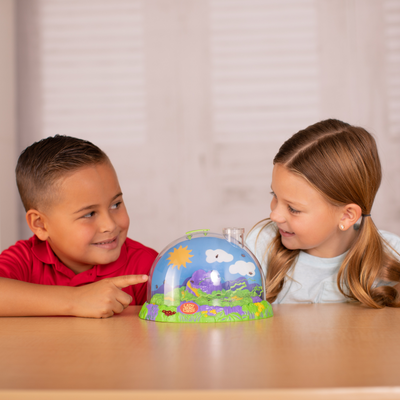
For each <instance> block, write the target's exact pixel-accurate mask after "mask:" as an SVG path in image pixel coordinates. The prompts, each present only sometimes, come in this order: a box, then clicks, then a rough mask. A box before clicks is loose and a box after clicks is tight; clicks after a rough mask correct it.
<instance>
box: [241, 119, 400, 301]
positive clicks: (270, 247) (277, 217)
mask: <svg viewBox="0 0 400 400" xmlns="http://www.w3.org/2000/svg"><path fill="white" fill-rule="evenodd" d="M381 177H382V173H381V164H380V160H379V155H378V151H377V147H376V143H375V140H374V138H373V137H372V136H371V135H370V134H369V133H368V132H367V131H366V130H365V129H363V128H360V127H356V126H351V125H349V124H347V123H344V122H342V121H338V120H334V119H330V120H325V121H321V122H318V123H316V124H314V125H312V126H309V127H308V128H306V129H304V130H301V131H299V132H298V133H296V134H295V135H293V136H292V137H291V138H290V139H288V140H287V141H286V142H285V143H284V144H283V145H282V146H281V148H280V149H279V152H278V154H277V155H276V156H275V158H274V168H273V173H272V185H271V189H272V201H271V214H270V218H268V219H266V220H263V221H261V222H260V223H258V224H257V225H256V226H255V227H254V228H253V229H252V230H251V231H250V233H249V235H248V237H247V240H246V241H247V246H248V247H249V248H250V249H251V250H252V251H253V252H254V253H255V255H256V256H257V258H258V259H259V260H260V263H261V265H262V267H263V270H264V273H265V276H266V292H267V300H268V301H269V302H271V303H272V302H276V303H296V302H303V303H326V302H343V301H349V300H350V301H356V302H360V303H362V304H363V305H365V306H368V307H373V308H383V307H385V306H390V307H399V306H400V294H399V293H400V284H399V282H400V262H399V259H400V257H399V253H398V252H399V251H400V238H399V237H398V236H396V235H394V234H391V233H388V232H384V231H378V230H377V228H376V226H375V224H374V222H373V218H372V215H371V209H372V205H373V202H374V198H375V195H376V193H377V191H378V188H379V185H380V183H381Z"/></svg>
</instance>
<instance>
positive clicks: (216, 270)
mask: <svg viewBox="0 0 400 400" xmlns="http://www.w3.org/2000/svg"><path fill="white" fill-rule="evenodd" d="M243 236H244V230H243V229H238V228H226V229H224V234H223V235H220V234H216V233H209V232H208V230H200V231H191V232H187V233H186V235H185V236H184V237H182V238H179V239H178V240H176V241H174V242H173V243H171V244H170V245H169V246H167V247H166V248H165V249H164V250H163V251H162V252H161V253H160V254H159V255H158V257H157V258H156V260H155V261H154V263H153V265H152V267H151V270H150V275H149V281H148V289H147V302H146V303H145V304H144V305H143V307H142V309H141V311H140V313H139V317H140V318H142V319H146V320H150V321H159V322H226V321H247V320H253V319H261V318H268V317H272V315H273V314H272V307H271V305H270V304H269V303H268V302H267V301H266V300H265V286H264V281H265V280H264V276H263V272H262V270H261V267H260V264H259V262H258V261H257V259H256V258H255V256H254V255H253V254H252V253H251V251H250V250H249V249H248V248H247V247H246V246H245V245H244V241H243Z"/></svg>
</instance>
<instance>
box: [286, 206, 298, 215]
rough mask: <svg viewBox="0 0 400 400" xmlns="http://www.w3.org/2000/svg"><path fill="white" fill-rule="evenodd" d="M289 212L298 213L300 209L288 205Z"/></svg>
mask: <svg viewBox="0 0 400 400" xmlns="http://www.w3.org/2000/svg"><path fill="white" fill-rule="evenodd" d="M288 209H289V212H291V213H292V214H299V213H300V211H297V210H295V209H294V208H292V207H290V206H288Z"/></svg>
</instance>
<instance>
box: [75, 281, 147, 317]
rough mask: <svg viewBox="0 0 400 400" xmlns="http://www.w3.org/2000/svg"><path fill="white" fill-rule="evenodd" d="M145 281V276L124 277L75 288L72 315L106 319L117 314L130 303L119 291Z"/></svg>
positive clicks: (129, 297) (130, 298)
mask: <svg viewBox="0 0 400 400" xmlns="http://www.w3.org/2000/svg"><path fill="white" fill-rule="evenodd" d="M147 279H148V276H147V275H124V276H116V277H114V278H106V279H103V280H101V281H98V282H95V283H90V284H88V285H85V286H79V287H76V288H75V289H76V292H75V294H74V300H73V301H74V306H73V310H72V315H75V316H77V317H91V318H108V317H112V316H113V315H114V314H119V313H121V312H122V311H123V310H124V309H125V308H126V307H128V306H129V304H130V303H131V302H132V297H131V296H130V295H129V294H127V293H125V292H123V291H122V290H121V289H122V288H125V287H128V286H130V285H136V284H138V283H143V282H146V281H147Z"/></svg>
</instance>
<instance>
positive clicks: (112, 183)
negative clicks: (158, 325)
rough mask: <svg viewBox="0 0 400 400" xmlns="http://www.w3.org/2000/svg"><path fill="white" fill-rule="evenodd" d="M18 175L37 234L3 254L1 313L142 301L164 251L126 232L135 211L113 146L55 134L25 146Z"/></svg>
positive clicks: (84, 313)
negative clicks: (108, 149) (128, 204)
mask: <svg viewBox="0 0 400 400" xmlns="http://www.w3.org/2000/svg"><path fill="white" fill-rule="evenodd" d="M16 175H17V185H18V190H19V193H20V196H21V200H22V202H23V204H24V207H25V210H26V221H27V223H28V225H29V228H30V229H31V230H32V232H33V233H34V236H33V237H31V238H30V239H29V240H21V241H18V242H17V243H16V244H15V245H14V246H11V247H10V248H9V249H7V250H5V251H3V253H2V254H1V255H0V316H29V315H32V316H33V315H36V316H38V315H75V316H80V317H93V318H106V317H110V316H113V315H114V313H120V312H122V311H123V310H124V309H125V308H126V307H127V306H128V305H130V304H143V303H144V301H145V299H146V286H147V283H146V281H147V279H148V277H147V274H148V272H149V270H150V267H151V265H152V263H153V261H154V259H155V258H156V256H157V253H156V252H155V251H154V250H152V249H150V248H147V247H145V246H143V245H141V244H140V243H138V242H134V241H133V240H130V239H128V238H127V237H126V236H127V232H128V228H129V217H128V214H127V212H126V208H125V205H124V203H123V200H122V192H121V189H120V186H119V183H118V178H117V175H116V173H115V171H114V168H113V166H112V164H111V162H110V160H109V159H108V157H107V156H106V154H105V153H104V152H103V151H102V150H100V149H99V148H98V147H97V146H95V145H93V144H92V143H90V142H87V141H84V140H81V139H77V138H72V137H68V136H58V135H56V136H54V137H49V138H47V139H43V140H41V141H39V142H36V143H34V144H32V145H31V146H29V147H28V148H26V149H25V150H24V151H23V152H22V153H21V155H20V157H19V159H18V164H17V168H16ZM132 285H135V286H132Z"/></svg>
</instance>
